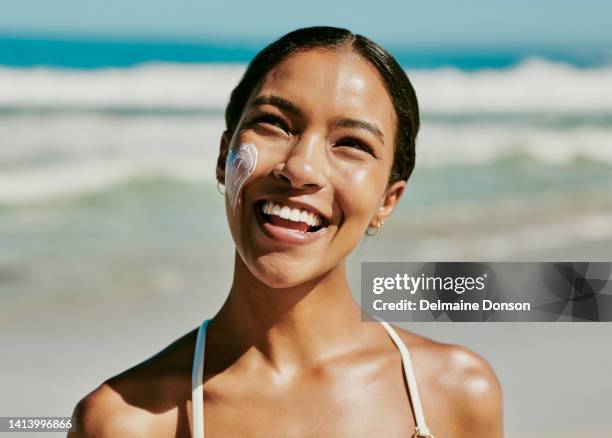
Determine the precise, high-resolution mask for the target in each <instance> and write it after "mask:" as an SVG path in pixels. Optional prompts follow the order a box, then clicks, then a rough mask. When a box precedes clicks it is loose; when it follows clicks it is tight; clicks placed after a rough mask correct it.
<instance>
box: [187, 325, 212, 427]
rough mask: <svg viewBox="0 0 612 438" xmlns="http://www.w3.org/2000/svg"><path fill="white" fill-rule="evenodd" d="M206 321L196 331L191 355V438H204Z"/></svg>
mask: <svg viewBox="0 0 612 438" xmlns="http://www.w3.org/2000/svg"><path fill="white" fill-rule="evenodd" d="M208 321H209V320H208V319H207V320H205V321H204V322H203V323H202V325H201V326H200V328H199V329H198V337H197V338H196V348H195V352H194V355H193V370H192V372H191V408H192V413H191V418H192V422H193V431H192V436H193V438H204V387H203V377H204V353H205V352H206V348H205V347H206V327H207V326H208Z"/></svg>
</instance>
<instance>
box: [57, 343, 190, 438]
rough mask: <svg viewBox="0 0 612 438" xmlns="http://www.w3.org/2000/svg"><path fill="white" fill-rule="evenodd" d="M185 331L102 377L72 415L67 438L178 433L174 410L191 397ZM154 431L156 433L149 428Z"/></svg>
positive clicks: (188, 349)
mask: <svg viewBox="0 0 612 438" xmlns="http://www.w3.org/2000/svg"><path fill="white" fill-rule="evenodd" d="M192 337H193V333H192V332H190V333H188V334H187V335H185V336H183V337H182V338H180V339H179V340H177V341H175V342H174V343H172V344H171V345H169V346H168V347H166V348H165V349H163V350H162V351H160V352H159V353H157V354H156V355H155V356H153V357H151V358H149V359H147V360H145V361H144V362H142V363H140V364H138V365H136V366H134V367H132V368H130V369H128V370H126V371H124V372H122V373H120V374H118V375H116V376H113V377H111V378H110V379H108V380H106V381H104V382H103V383H102V384H100V385H99V386H98V387H97V388H96V389H95V390H93V391H92V392H90V393H89V394H87V395H86V396H85V397H83V398H82V399H81V400H80V401H79V402H78V403H77V405H76V407H75V408H74V412H73V414H72V416H73V417H75V418H76V432H74V433H71V434H69V435H68V437H69V438H85V437H100V438H104V437H117V436H125V437H130V436H155V435H156V434H158V433H160V432H161V431H162V430H164V429H171V430H173V435H174V434H176V433H177V421H178V420H177V415H180V412H179V411H180V410H181V409H183V410H184V409H185V407H186V403H187V401H188V400H190V398H191V369H190V364H191V358H190V356H189V355H190V353H191V354H192V353H193V347H192V346H190V345H189V344H190V342H189V341H190V340H191V338H192ZM153 431H155V433H153Z"/></svg>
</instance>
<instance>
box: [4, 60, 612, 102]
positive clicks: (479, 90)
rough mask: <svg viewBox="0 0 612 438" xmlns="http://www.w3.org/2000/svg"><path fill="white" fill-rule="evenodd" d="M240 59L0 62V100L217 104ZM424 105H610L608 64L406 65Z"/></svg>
mask: <svg viewBox="0 0 612 438" xmlns="http://www.w3.org/2000/svg"><path fill="white" fill-rule="evenodd" d="M244 68H245V67H244V65H228V64H218V65H214V64H169V63H149V64H142V65H139V66H136V67H131V68H112V69H111V68H108V69H96V70H70V69H49V68H29V69H20V68H7V67H2V68H0V106H4V107H29V106H51V107H62V106H66V107H71V106H75V107H83V106H85V107H119V108H122V107H123V108H135V107H136V108H146V107H167V108H218V109H221V108H223V107H224V106H225V104H226V102H227V99H228V96H229V93H230V91H231V89H232V87H233V86H235V84H236V83H237V82H238V80H239V79H240V76H241V74H242V73H243V71H244ZM409 76H410V78H411V80H412V81H413V83H414V86H415V88H416V90H417V94H418V96H419V100H420V104H421V108H422V110H423V111H425V112H460V113H466V112H491V111H493V112H495V111H498V112H508V111H511V112H533V111H547V112H555V113H558V112H571V113H576V112H578V113H580V112H589V113H591V112H598V111H612V67H611V66H605V67H597V68H578V67H573V66H570V65H566V64H561V63H553V62H550V61H545V60H542V59H537V58H535V59H529V60H526V61H525V62H523V63H522V64H520V65H518V66H515V67H512V68H508V69H503V70H491V69H487V70H479V71H476V72H469V73H468V72H463V71H460V70H457V69H454V68H443V69H436V70H411V71H409Z"/></svg>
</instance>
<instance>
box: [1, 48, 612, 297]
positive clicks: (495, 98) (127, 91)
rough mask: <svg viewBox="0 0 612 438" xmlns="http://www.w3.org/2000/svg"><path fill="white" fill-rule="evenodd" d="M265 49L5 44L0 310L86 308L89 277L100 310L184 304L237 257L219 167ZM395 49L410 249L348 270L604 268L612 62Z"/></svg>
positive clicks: (381, 248) (401, 229)
mask: <svg viewBox="0 0 612 438" xmlns="http://www.w3.org/2000/svg"><path fill="white" fill-rule="evenodd" d="M258 48H259V47H257V46H256V45H252V46H248V45H246V46H244V47H242V46H240V45H237V44H234V45H226V46H223V45H219V44H216V45H215V44H204V43H200V44H196V43H191V44H188V43H155V42H121V41H106V42H104V41H61V40H42V39H23V38H22V39H19V38H2V39H0V248H4V249H10V250H4V251H2V252H0V300H6V299H7V298H8V297H11V299H14V300H19V301H23V300H25V301H26V302H31V298H32V295H35V296H37V297H41V296H43V297H48V299H52V300H57V299H60V300H71V299H80V298H76V297H82V295H83V291H82V290H81V288H80V286H79V284H81V283H80V282H81V281H82V280H83V279H85V278H87V282H88V288H89V289H90V290H91V291H90V292H88V293H90V294H92V295H93V296H106V295H107V294H108V290H109V289H115V288H116V289H118V290H121V291H123V292H122V293H129V294H136V295H138V294H139V293H145V292H142V291H143V290H150V288H151V287H153V288H154V289H159V290H161V291H162V293H163V291H164V290H166V289H167V290H171V291H174V292H176V291H177V290H178V291H180V290H183V289H187V288H188V287H192V286H193V285H192V282H191V281H189V278H191V275H192V274H194V273H196V274H198V275H199V273H200V272H201V269H200V267H199V263H197V262H196V260H199V261H203V262H206V261H210V260H211V259H214V258H215V257H216V255H215V252H214V250H213V248H219V246H220V245H221V246H223V245H226V246H229V248H230V249H229V250H228V251H227V253H228V254H231V240H230V238H229V233H228V231H227V225H226V223H225V217H224V212H223V208H222V197H221V196H220V195H219V194H218V193H217V191H216V185H215V179H214V168H215V162H216V157H217V152H218V145H219V139H220V134H221V132H222V131H223V129H224V122H223V111H224V107H225V104H226V102H227V99H228V95H229V92H230V90H231V89H232V87H233V86H234V85H235V84H236V83H237V81H238V80H239V78H240V76H241V74H242V73H243V71H244V68H245V63H246V62H248V60H249V59H250V58H251V57H252V56H253V55H254V54H255V53H256V51H257V49H258ZM395 51H396V52H397V57H398V59H399V60H400V62H402V64H403V65H404V66H405V68H406V71H407V73H408V75H409V77H410V78H411V80H412V82H413V84H414V87H415V89H416V91H417V95H418V98H419V103H420V108H421V115H422V121H423V123H422V128H421V131H420V134H419V138H418V141H417V164H416V170H415V172H414V174H413V177H412V178H411V180H410V182H409V187H408V190H407V193H406V195H405V197H404V199H402V202H401V203H400V205H399V207H398V210H397V212H396V214H395V216H394V217H393V218H392V220H391V221H390V223H389V224H388V225H387V224H386V227H387V229H388V230H389V231H387V233H386V234H387V236H393V235H394V234H396V235H397V234H398V233H399V234H400V235H402V236H403V239H405V241H404V243H403V244H402V245H397V242H396V241H395V240H393V239H391V238H390V237H385V231H386V230H383V231H382V232H381V235H380V236H378V237H377V238H374V239H370V240H369V241H368V243H367V246H368V248H369V249H368V250H367V251H364V252H363V253H361V252H360V253H359V255H358V256H357V257H360V258H363V257H373V258H377V257H378V258H384V257H389V258H390V257H394V258H396V259H418V260H436V259H437V260H442V259H466V258H470V259H481V260H484V259H486V260H493V259H497V260H507V259H525V258H530V257H531V258H542V259H547V258H555V257H557V258H568V257H569V258H572V259H576V258H577V259H589V258H601V257H605V256H606V255H607V256H608V258H609V256H612V248H611V247H610V246H609V241H610V240H611V239H612V199H611V198H612V197H611V196H610V194H611V193H612V190H611V189H612V63H610V62H609V61H610V59H609V58H606V56H604V55H602V54H599V55H598V56H595V55H594V54H593V53H588V52H584V53H583V52H571V51H566V52H563V51H556V52H554V51H548V52H546V51H542V52H538V53H530V52H521V51H516V50H515V51H499V52H495V51H493V50H480V51H478V50H473V51H469V50H466V49H461V50H458V49H457V50H453V49H450V48H447V49H444V50H432V51H427V50H425V49H410V48H401V47H400V48H396V49H395ZM602 242H605V245H604V246H602V245H603V244H602ZM394 243H395V244H394ZM360 251H361V250H360ZM368 251H370V252H368ZM151 258H153V259H155V258H158V259H160V260H164V261H163V262H159V263H153V262H151ZM227 269H229V268H227ZM151 278H153V280H151ZM122 282H124V283H122ZM151 284H153V286H151ZM27 297H30V298H27Z"/></svg>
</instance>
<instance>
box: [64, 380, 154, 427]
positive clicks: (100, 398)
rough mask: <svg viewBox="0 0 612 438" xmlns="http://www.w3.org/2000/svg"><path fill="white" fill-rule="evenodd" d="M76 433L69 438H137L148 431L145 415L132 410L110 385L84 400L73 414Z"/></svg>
mask: <svg viewBox="0 0 612 438" xmlns="http://www.w3.org/2000/svg"><path fill="white" fill-rule="evenodd" d="M72 416H73V417H75V419H76V431H75V432H73V433H70V434H68V437H69V438H77V437H78V438H85V437H100V438H105V437H113V436H136V435H138V434H142V433H143V432H146V429H143V426H144V425H146V418H143V416H144V412H140V411H139V410H138V409H136V408H133V407H131V406H130V405H129V403H127V402H126V401H125V400H124V399H123V398H122V396H121V394H120V393H119V392H117V391H116V390H115V389H113V387H112V386H111V385H110V384H109V383H106V382H105V383H103V384H102V385H100V386H99V387H98V388H96V389H95V390H94V391H92V392H91V393H89V394H87V395H86V396H85V397H83V398H82V399H81V400H80V401H79V402H78V403H77V405H76V407H75V408H74V412H73V414H72Z"/></svg>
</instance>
